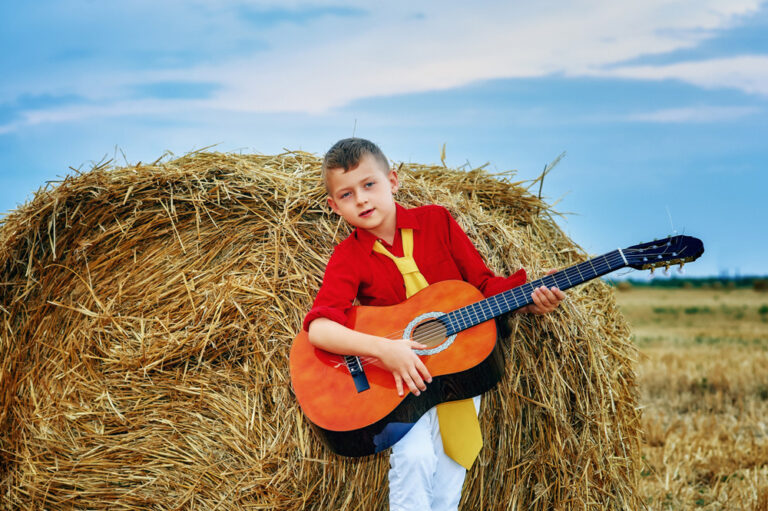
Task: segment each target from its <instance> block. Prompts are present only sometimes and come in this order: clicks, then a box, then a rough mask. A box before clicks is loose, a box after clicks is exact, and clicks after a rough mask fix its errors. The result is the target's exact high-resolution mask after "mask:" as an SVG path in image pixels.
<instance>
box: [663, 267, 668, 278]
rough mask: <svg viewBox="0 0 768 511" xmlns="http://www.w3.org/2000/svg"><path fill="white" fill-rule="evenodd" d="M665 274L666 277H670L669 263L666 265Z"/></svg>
mask: <svg viewBox="0 0 768 511" xmlns="http://www.w3.org/2000/svg"><path fill="white" fill-rule="evenodd" d="M664 276H665V277H669V265H668V264H665V265H664Z"/></svg>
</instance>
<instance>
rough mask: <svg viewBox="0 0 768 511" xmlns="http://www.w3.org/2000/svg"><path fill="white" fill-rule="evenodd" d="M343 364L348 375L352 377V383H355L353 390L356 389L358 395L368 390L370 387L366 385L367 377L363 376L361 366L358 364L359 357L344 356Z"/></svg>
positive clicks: (363, 372)
mask: <svg viewBox="0 0 768 511" xmlns="http://www.w3.org/2000/svg"><path fill="white" fill-rule="evenodd" d="M344 362H345V363H346V364H347V369H349V374H350V375H352V381H353V382H354V383H355V389H357V392H358V394H359V393H360V392H363V391H365V390H368V389H370V388H371V385H370V384H369V383H368V377H367V376H365V371H364V370H363V364H361V363H360V357H355V356H352V355H345V356H344Z"/></svg>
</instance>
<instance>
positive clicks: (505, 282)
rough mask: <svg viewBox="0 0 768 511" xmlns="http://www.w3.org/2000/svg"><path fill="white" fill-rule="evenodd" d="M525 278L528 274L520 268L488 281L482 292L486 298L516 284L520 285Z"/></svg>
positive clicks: (507, 289) (526, 278) (523, 282)
mask: <svg viewBox="0 0 768 511" xmlns="http://www.w3.org/2000/svg"><path fill="white" fill-rule="evenodd" d="M527 280H528V275H527V274H526V273H525V270H524V269H522V268H521V269H519V270H517V271H516V272H515V273H513V274H512V275H510V276H509V277H507V278H498V279H494V280H493V281H491V282H489V283H488V285H487V286H485V290H484V292H483V294H484V295H485V297H486V298H488V297H491V296H494V295H497V294H499V293H503V292H504V291H509V290H510V289H512V288H515V287H517V286H522V285H523V284H525V282H526V281H527Z"/></svg>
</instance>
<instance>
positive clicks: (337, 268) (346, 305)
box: [303, 246, 360, 331]
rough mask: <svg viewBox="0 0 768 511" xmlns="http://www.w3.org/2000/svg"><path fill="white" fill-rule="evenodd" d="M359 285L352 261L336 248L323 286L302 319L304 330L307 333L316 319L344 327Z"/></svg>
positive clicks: (327, 268)
mask: <svg viewBox="0 0 768 511" xmlns="http://www.w3.org/2000/svg"><path fill="white" fill-rule="evenodd" d="M359 285H360V277H359V273H358V271H357V267H356V265H355V264H354V261H352V260H351V258H350V257H349V255H348V254H347V253H346V251H344V250H340V249H339V247H338V246H337V247H336V250H334V252H333V255H331V258H330V259H329V260H328V264H327V265H326V267H325V274H324V275H323V284H322V285H321V286H320V290H319V291H318V292H317V296H316V297H315V302H314V303H313V304H312V309H310V311H309V312H308V313H307V315H306V316H305V317H304V323H303V327H304V330H306V331H309V324H310V323H312V321H314V320H316V319H317V318H328V319H330V320H332V321H335V322H336V323H340V324H342V325H344V324H345V323H346V322H347V313H348V312H349V310H350V309H351V308H352V305H353V302H354V300H355V297H356V296H357V290H358V287H359Z"/></svg>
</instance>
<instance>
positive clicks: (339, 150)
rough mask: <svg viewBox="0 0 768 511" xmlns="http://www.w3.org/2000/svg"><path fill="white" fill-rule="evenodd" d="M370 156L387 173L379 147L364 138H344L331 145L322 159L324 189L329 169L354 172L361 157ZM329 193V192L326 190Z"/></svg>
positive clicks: (386, 164)
mask: <svg viewBox="0 0 768 511" xmlns="http://www.w3.org/2000/svg"><path fill="white" fill-rule="evenodd" d="M366 154H370V155H371V156H373V157H374V158H376V160H378V161H379V163H381V165H382V169H385V172H386V171H389V162H388V161H387V157H386V156H384V153H383V152H382V151H381V149H379V146H377V145H376V144H374V143H373V142H371V141H370V140H366V139H364V138H355V137H352V138H344V139H341V140H339V141H338V142H336V143H335V144H333V146H332V147H331V148H330V149H328V152H327V153H325V157H324V158H323V168H322V177H323V183H325V189H326V190H328V171H329V170H330V169H344V172H349V171H350V170H354V169H356V168H357V166H358V165H360V160H362V159H363V156H365V155H366ZM328 191H330V190H328Z"/></svg>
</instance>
